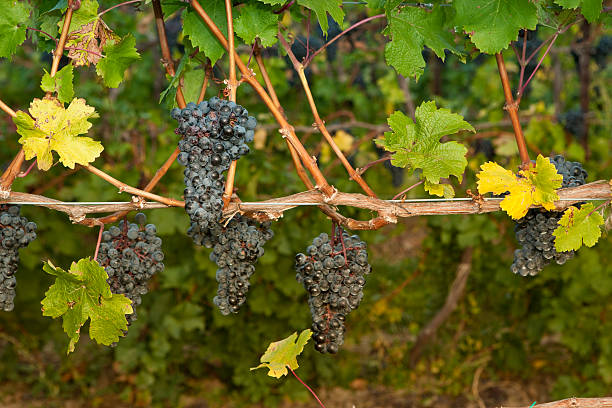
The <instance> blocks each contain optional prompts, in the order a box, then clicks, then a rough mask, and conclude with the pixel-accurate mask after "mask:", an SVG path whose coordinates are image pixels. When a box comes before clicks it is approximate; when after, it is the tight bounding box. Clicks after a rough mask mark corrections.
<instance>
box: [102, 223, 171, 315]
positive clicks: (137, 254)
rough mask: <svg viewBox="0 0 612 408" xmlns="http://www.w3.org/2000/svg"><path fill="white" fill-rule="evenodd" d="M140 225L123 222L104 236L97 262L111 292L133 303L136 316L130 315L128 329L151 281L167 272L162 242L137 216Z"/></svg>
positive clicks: (103, 234)
mask: <svg viewBox="0 0 612 408" xmlns="http://www.w3.org/2000/svg"><path fill="white" fill-rule="evenodd" d="M135 221H136V223H137V224H132V223H128V222H127V221H120V222H119V226H112V227H110V228H109V229H108V231H104V232H103V233H102V243H101V244H100V252H99V254H98V262H99V263H100V265H101V266H103V267H104V269H105V270H106V273H107V274H108V280H107V282H108V284H109V285H110V290H111V292H112V293H115V294H123V295H125V296H126V297H127V298H128V299H130V300H131V301H132V308H134V313H132V314H130V315H127V321H128V325H129V324H131V323H132V322H133V321H135V320H136V318H137V316H136V306H138V305H140V303H141V296H142V295H144V294H146V293H147V292H148V288H147V283H148V281H149V279H151V277H152V276H153V275H154V274H155V273H157V272H161V271H162V270H163V269H164V264H163V262H162V261H163V260H164V253H163V252H162V249H161V244H162V240H161V238H160V237H158V236H157V229H156V228H155V225H153V224H147V225H145V224H146V222H147V217H146V216H145V215H144V214H142V213H138V214H136V217H135Z"/></svg>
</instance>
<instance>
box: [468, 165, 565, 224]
mask: <svg viewBox="0 0 612 408" xmlns="http://www.w3.org/2000/svg"><path fill="white" fill-rule="evenodd" d="M477 177H478V192H479V193H480V194H485V193H493V194H502V193H505V192H508V193H509V194H508V195H507V196H506V197H505V198H504V199H503V200H502V202H501V203H500V207H501V209H502V210H504V211H506V212H507V213H508V215H510V216H511V217H512V218H514V219H519V218H522V217H524V216H525V214H527V211H528V210H529V207H531V206H532V205H542V206H543V207H544V208H545V209H547V210H552V209H554V208H555V205H554V202H555V201H556V200H558V199H559V196H558V195H557V192H556V189H558V188H559V187H561V185H562V183H563V176H561V175H560V174H558V173H557V169H556V167H555V165H554V164H552V163H551V162H550V160H549V159H548V158H546V157H544V156H542V155H538V158H537V160H536V166H535V167H530V168H529V169H527V170H521V171H519V173H518V175H515V174H514V173H512V172H511V171H510V170H506V169H504V168H503V167H501V166H500V165H498V164H497V163H493V162H488V163H485V164H483V165H482V166H481V172H480V173H478V174H477Z"/></svg>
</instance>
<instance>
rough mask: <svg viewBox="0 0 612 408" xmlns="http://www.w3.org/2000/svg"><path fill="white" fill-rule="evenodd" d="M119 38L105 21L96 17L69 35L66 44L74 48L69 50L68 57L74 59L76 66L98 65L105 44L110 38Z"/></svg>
mask: <svg viewBox="0 0 612 408" xmlns="http://www.w3.org/2000/svg"><path fill="white" fill-rule="evenodd" d="M117 38H118V37H117V36H116V35H115V34H114V33H113V31H112V30H111V29H110V28H108V26H107V25H106V24H105V23H104V21H102V20H101V19H96V20H94V21H92V22H90V23H88V24H85V25H83V26H81V28H80V29H78V30H76V31H72V32H71V33H70V34H69V35H68V40H67V41H66V45H67V47H68V48H72V49H69V50H68V58H70V59H72V60H74V65H75V66H89V64H94V65H96V64H97V63H98V61H100V58H101V55H102V49H103V48H104V45H105V44H106V43H107V42H108V40H111V39H115V40H116V39H117Z"/></svg>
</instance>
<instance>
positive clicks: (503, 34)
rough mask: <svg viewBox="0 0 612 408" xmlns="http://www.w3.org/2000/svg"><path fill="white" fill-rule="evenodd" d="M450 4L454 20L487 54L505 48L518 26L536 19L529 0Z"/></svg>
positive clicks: (533, 23)
mask: <svg viewBox="0 0 612 408" xmlns="http://www.w3.org/2000/svg"><path fill="white" fill-rule="evenodd" d="M453 4H454V6H455V10H456V13H457V14H456V16H455V21H456V24H457V25H459V26H461V27H463V28H464V30H465V32H466V33H468V34H469V35H470V37H471V39H472V42H473V43H474V44H475V45H476V47H478V49H479V50H480V51H482V52H484V53H487V54H494V53H496V52H499V51H501V50H503V49H505V48H507V47H508V45H509V44H510V42H511V41H514V40H516V39H517V38H518V32H519V30H520V29H521V28H528V29H530V30H533V29H535V28H536V25H537V23H538V17H537V12H536V6H535V5H534V4H533V2H531V1H530V0H455V2H454V3H453Z"/></svg>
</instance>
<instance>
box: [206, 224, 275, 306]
mask: <svg viewBox="0 0 612 408" xmlns="http://www.w3.org/2000/svg"><path fill="white" fill-rule="evenodd" d="M273 235H274V234H273V232H272V230H271V229H270V225H269V224H259V223H258V222H256V221H253V220H251V219H249V218H246V217H243V216H241V215H238V216H235V217H234V218H232V219H231V220H230V221H229V223H228V224H227V225H226V226H222V225H221V224H216V226H215V227H213V228H212V230H211V236H213V237H215V238H216V240H215V243H214V246H213V251H212V253H211V254H210V259H211V260H212V261H213V262H215V263H216V264H217V266H218V267H219V269H218V270H217V282H219V287H218V289H217V296H215V298H214V299H213V302H214V304H215V305H217V307H218V308H219V310H220V311H221V313H222V314H224V315H228V314H230V313H238V310H239V309H240V306H242V304H243V303H244V302H245V301H246V295H247V292H248V291H249V285H250V283H249V278H250V277H251V275H253V273H254V272H255V263H256V262H257V260H258V259H259V258H260V257H261V256H262V255H263V254H264V248H263V247H264V244H265V243H266V242H267V241H268V240H269V239H270V238H272V236H273Z"/></svg>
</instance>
